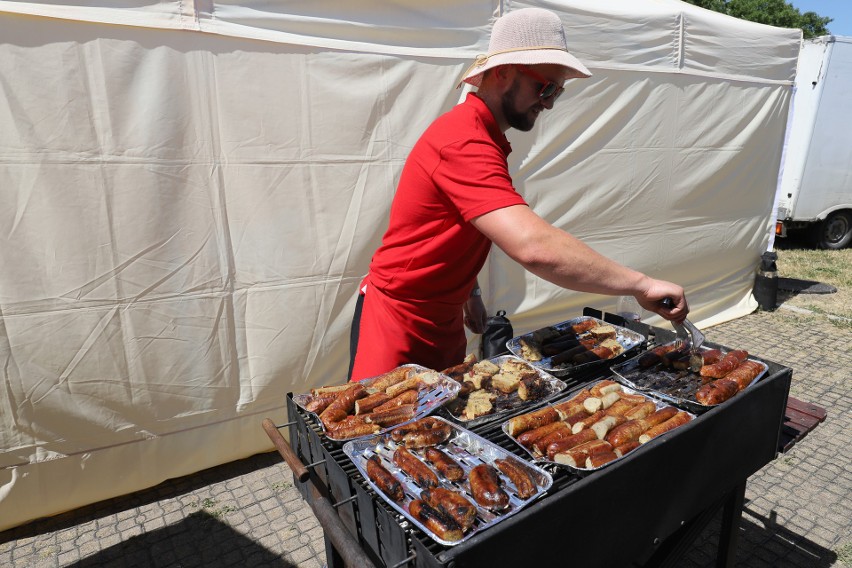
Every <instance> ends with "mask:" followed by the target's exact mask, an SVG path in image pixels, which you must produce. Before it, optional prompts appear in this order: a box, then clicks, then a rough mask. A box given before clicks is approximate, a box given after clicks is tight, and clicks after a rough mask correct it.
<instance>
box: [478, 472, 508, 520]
mask: <svg viewBox="0 0 852 568" xmlns="http://www.w3.org/2000/svg"><path fill="white" fill-rule="evenodd" d="M468 480H469V481H470V490H471V494H472V495H473V498H474V500H475V501H476V502H477V503H479V505H481V506H483V507H485V508H486V509H492V510H495V511H499V510H502V509H505V508H506V507H508V506H509V495H508V494H507V493H506V492H505V491H503V488H502V487H500V485H501V481H500V475H499V474H498V473H497V470H496V469H494V467H493V466H491V465H489V464H487V463H482V464H479V465H478V466H476V467H474V468H473V469H472V470H470V476H469V477H468Z"/></svg>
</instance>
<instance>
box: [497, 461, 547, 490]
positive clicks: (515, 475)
mask: <svg viewBox="0 0 852 568" xmlns="http://www.w3.org/2000/svg"><path fill="white" fill-rule="evenodd" d="M494 465H495V466H497V469H499V470H500V471H501V472H503V475H505V476H506V477H508V478H509V481H511V482H512V485H514V486H515V493H516V494H517V495H518V497H520V498H521V499H529V498H530V497H532V496H533V495H535V494H536V492H537V491H538V485H536V482H535V479H533V476H532V474H531V473H530V471H529V469H527V468H526V467H524V466H523V465H522V464H521V463H520V462H518V461H517V460H515V459H512V458H498V459H496V460H494Z"/></svg>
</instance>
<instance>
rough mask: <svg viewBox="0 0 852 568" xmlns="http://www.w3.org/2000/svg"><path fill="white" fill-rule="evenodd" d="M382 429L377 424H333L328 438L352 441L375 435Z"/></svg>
mask: <svg viewBox="0 0 852 568" xmlns="http://www.w3.org/2000/svg"><path fill="white" fill-rule="evenodd" d="M380 429H381V428H379V427H378V426H377V425H375V424H365V423H363V422H362V423H360V424H358V423H351V424H347V423H345V422H337V423H332V427H331V428H329V429H328V436H329V437H330V438H334V439H335V440H351V439H352V438H359V437H361V436H369V435H370V434H375V433H376V432H378V431H379V430H380Z"/></svg>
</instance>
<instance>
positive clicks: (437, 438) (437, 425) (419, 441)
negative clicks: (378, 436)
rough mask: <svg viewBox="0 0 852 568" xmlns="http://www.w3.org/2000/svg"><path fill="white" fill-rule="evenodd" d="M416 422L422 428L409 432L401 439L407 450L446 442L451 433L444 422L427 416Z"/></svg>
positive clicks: (451, 430)
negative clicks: (420, 424)
mask: <svg viewBox="0 0 852 568" xmlns="http://www.w3.org/2000/svg"><path fill="white" fill-rule="evenodd" d="M418 422H421V423H422V428H418V429H416V430H414V431H413V432H409V433H407V434H405V435H404V436H403V437H402V443H403V444H404V445H405V446H406V447H409V448H426V447H429V446H435V445H438V444H442V443H444V442H446V441H447V440H448V439H449V438H450V436H451V435H452V433H453V428H452V426H450V425H449V424H447V423H446V422H442V421H440V420H438V419H437V418H432V417H431V416H427V417H426V418H423V419H422V420H419V421H418Z"/></svg>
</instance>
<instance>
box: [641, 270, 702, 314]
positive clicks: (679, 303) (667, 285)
mask: <svg viewBox="0 0 852 568" xmlns="http://www.w3.org/2000/svg"><path fill="white" fill-rule="evenodd" d="M635 298H636V301H637V302H639V305H640V306H642V307H643V308H645V309H646V310H648V311H650V312H654V313H656V314H659V315H661V316H662V317H664V318H666V319H667V320H669V321H673V322H676V323H680V322H682V321H683V320H685V319H686V316H687V315H688V314H689V304H688V303H687V302H686V295H685V294H684V291H683V288H681V287H680V286H678V285H677V284H673V283H671V282H666V281H665V280H656V279H654V278H649V284H648V287H647V288H646V289H645V291H644V292H643V293H640V294H636V296H635ZM665 298H671V300H672V306H673V307H672V308H671V309H669V308H667V307H665V306H663V304H662V301H663V299H665Z"/></svg>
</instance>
